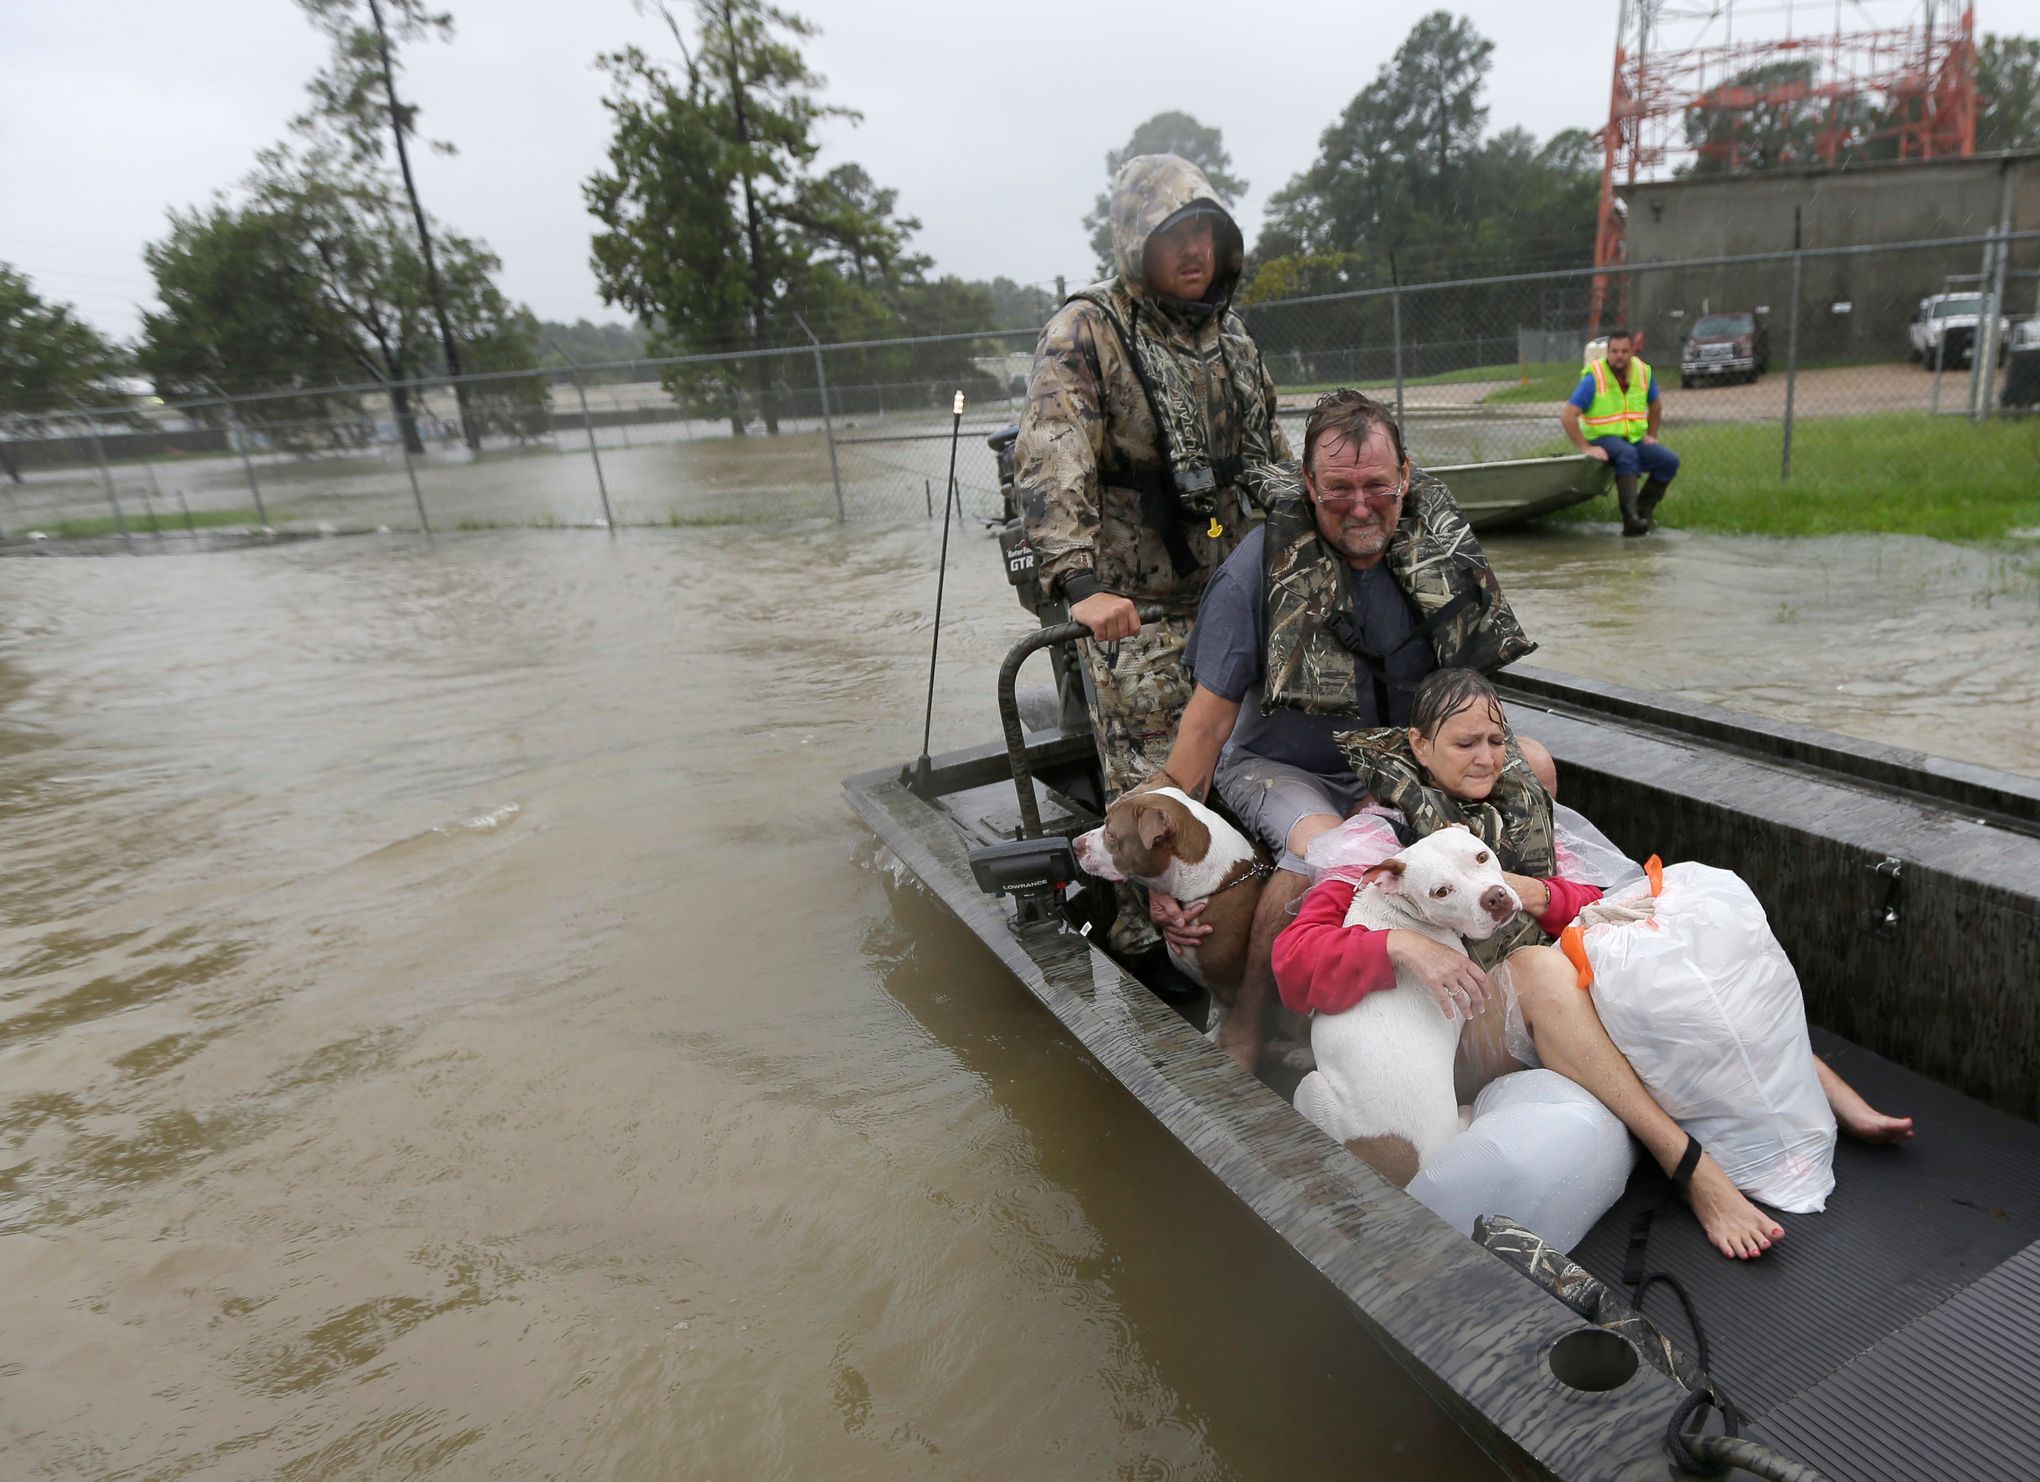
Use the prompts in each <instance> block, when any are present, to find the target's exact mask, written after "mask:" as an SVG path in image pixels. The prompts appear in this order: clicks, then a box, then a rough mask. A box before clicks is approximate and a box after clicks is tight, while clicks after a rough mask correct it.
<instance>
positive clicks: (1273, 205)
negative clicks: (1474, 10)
mask: <svg viewBox="0 0 2040 1482" xmlns="http://www.w3.org/2000/svg"><path fill="white" fill-rule="evenodd" d="M1493 52H1494V45H1493V43H1492V42H1490V41H1488V40H1487V39H1486V38H1484V37H1483V36H1481V35H1480V34H1479V33H1478V32H1477V31H1475V30H1474V29H1473V27H1472V26H1471V25H1470V24H1469V23H1468V22H1466V21H1464V20H1462V19H1459V18H1456V17H1454V16H1452V15H1449V14H1447V13H1446V12H1445V11H1442V10H1437V11H1433V12H1431V13H1430V14H1429V15H1426V16H1424V17H1423V18H1422V19H1420V20H1419V21H1418V22H1417V23H1416V25H1415V26H1413V27H1412V28H1411V29H1410V34H1409V35H1408V36H1407V37H1405V38H1404V40H1403V43H1402V45H1401V46H1399V47H1397V48H1396V52H1395V55H1394V56H1393V57H1392V58H1391V59H1390V60H1389V61H1388V62H1387V63H1385V64H1384V65H1383V66H1382V68H1381V70H1380V71H1379V72H1377V73H1376V74H1375V77H1374V81H1373V83H1372V84H1371V85H1370V86H1369V87H1368V88H1367V89H1366V90H1365V91H1364V92H1361V93H1359V94H1357V95H1355V97H1354V98H1353V101H1352V102H1350V103H1349V104H1347V105H1346V109H1345V111H1344V113H1342V114H1341V115H1340V117H1339V119H1338V121H1337V122H1335V123H1334V124H1333V125H1332V126H1331V127H1330V128H1328V129H1326V130H1325V132H1324V134H1323V135H1322V136H1321V137H1320V139H1319V143H1318V158H1317V160H1316V162H1315V163H1313V164H1312V165H1311V167H1310V168H1309V169H1308V170H1306V171H1304V173H1303V174H1301V175H1299V176H1297V177H1296V178H1295V179H1293V180H1291V181H1290V182H1289V184H1288V185H1286V186H1284V187H1283V188H1282V189H1281V190H1280V191H1278V192H1277V193H1276V194H1275V196H1274V197H1272V198H1271V199H1270V201H1269V221H1268V226H1267V228H1266V230H1265V231H1264V233H1263V237H1262V241H1261V243H1260V245H1259V247H1258V248H1257V252H1258V254H1259V255H1261V256H1264V257H1265V256H1276V255H1297V254H1301V255H1323V254H1327V253H1339V252H1349V251H1354V250H1356V249H1358V248H1359V247H1360V246H1361V245H1362V244H1366V245H1367V246H1368V247H1370V248H1372V249H1374V252H1375V253H1376V254H1378V255H1383V256H1385V255H1387V254H1393V253H1395V252H1397V251H1398V250H1400V249H1401V248H1402V247H1403V246H1404V245H1405V243H1407V242H1409V241H1411V240H1414V239H1422V238H1426V237H1429V238H1433V239H1437V240H1445V239H1447V237H1448V233H1449V231H1450V230H1451V228H1453V227H1456V226H1457V225H1459V224H1462V220H1463V216H1464V210H1463V203H1462V201H1461V199H1460V197H1461V195H1462V192H1463V189H1464V187H1465V185H1466V183H1467V181H1466V177H1467V174H1468V170H1469V167H1470V165H1471V163H1472V161H1473V159H1474V157H1475V155H1476V154H1477V152H1478V150H1479V147H1480V134H1481V130H1482V128H1483V127H1484V126H1485V125H1486V122H1487V107H1486V105H1485V104H1484V103H1483V102H1482V101H1481V92H1482V89H1483V88H1484V87H1485V86H1486V82H1487V69H1488V65H1489V59H1490V57H1491V56H1492V54H1493Z"/></svg>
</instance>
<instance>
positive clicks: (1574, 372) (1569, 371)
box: [1480, 365, 1580, 407]
mask: <svg viewBox="0 0 2040 1482" xmlns="http://www.w3.org/2000/svg"><path fill="white" fill-rule="evenodd" d="M1579 383H1580V368H1579V367H1578V366H1576V365H1533V366H1531V367H1530V384H1529V385H1527V386H1508V387H1504V388H1503V389H1502V390H1500V391H1491V392H1489V393H1488V394H1487V395H1486V396H1483V397H1482V398H1481V403H1480V404H1481V405H1482V406H1489V407H1493V406H1507V405H1512V404H1514V403H1517V402H1525V401H1537V402H1561V401H1564V400H1565V399H1566V398H1567V397H1568V396H1571V395H1572V393H1573V387H1575V386H1577V385H1579Z"/></svg>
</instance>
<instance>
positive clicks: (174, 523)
mask: <svg viewBox="0 0 2040 1482" xmlns="http://www.w3.org/2000/svg"><path fill="white" fill-rule="evenodd" d="M191 523H192V525H193V526H195V527H197V528H199V529H202V530H203V529H210V528H214V527H217V526H220V525H246V526H248V527H249V528H250V529H257V530H259V529H260V528H261V527H262V522H261V521H260V520H258V519H257V518H256V517H255V511H254V510H252V509H195V510H193V511H192V512H191ZM28 528H30V529H33V530H40V531H42V532H43V534H45V535H49V536H52V537H54V538H56V539H59V540H86V539H89V538H91V537H92V536H95V535H118V534H120V526H119V525H117V524H115V523H114V519H113V516H112V515H92V516H87V517H82V518H72V519H67V520H58V521H56V522H55V523H54V524H48V525H31V526H29V527H28ZM127 528H128V534H130V535H150V534H153V533H154V531H155V530H156V529H161V530H163V531H165V532H166V533H168V534H172V535H174V534H176V533H177V532H178V531H179V530H182V529H184V528H185V525H184V512H183V511H182V510H179V511H178V512H177V513H176V514H164V513H163V512H162V511H160V510H159V511H157V513H156V524H155V526H153V527H152V526H151V525H150V524H149V517H148V516H147V515H145V514H142V513H140V512H139V511H137V512H135V513H133V514H129V515H127Z"/></svg>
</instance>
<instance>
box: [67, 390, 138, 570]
mask: <svg viewBox="0 0 2040 1482" xmlns="http://www.w3.org/2000/svg"><path fill="white" fill-rule="evenodd" d="M71 405H72V406H74V407H77V408H78V410H79V412H80V413H81V414H82V415H83V416H84V418H85V431H86V432H87V433H88V434H90V436H91V438H92V457H93V459H94V460H95V461H96V462H97V463H98V464H99V482H100V485H101V486H102V487H103V488H104V489H105V490H106V502H107V503H108V504H110V505H112V506H113V528H114V529H116V530H118V531H119V532H120V538H121V539H122V540H124V541H127V542H128V543H129V544H130V545H132V544H133V543H134V537H133V536H131V535H129V534H128V527H127V521H126V520H125V519H124V518H122V516H121V512H120V496H119V495H118V494H116V493H114V492H113V470H112V469H110V468H108V467H107V466H106V446H105V444H103V443H101V442H100V440H99V423H98V421H97V420H96V419H95V418H94V417H93V415H92V413H91V412H90V411H88V410H86V408H85V407H84V405H83V404H81V403H80V402H78V401H77V400H75V399H74V400H73V401H72V402H71Z"/></svg>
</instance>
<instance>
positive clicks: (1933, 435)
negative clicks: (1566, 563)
mask: <svg viewBox="0 0 2040 1482" xmlns="http://www.w3.org/2000/svg"><path fill="white" fill-rule="evenodd" d="M1781 438H1782V428H1781V427H1780V426H1779V425H1778V424H1776V423H1769V424H1755V425H1752V424H1735V425H1720V426H1698V427H1674V428H1669V429H1667V436H1666V438H1665V441H1666V442H1667V443H1668V444H1669V445H1670V446H1671V447H1672V448H1673V450H1674V451H1676V452H1677V453H1678V455H1679V458H1680V460H1681V462H1680V469H1679V477H1678V481H1677V482H1676V483H1674V484H1673V485H1672V491H1671V493H1670V494H1669V495H1668V496H1667V497H1666V499H1665V502H1664V504H1663V505H1662V506H1660V507H1659V510H1658V521H1659V523H1661V524H1664V525H1668V526H1671V527H1673V528H1675V529H1680V530H1704V531H1709V532H1712V533H1716V534H1723V535H1859V534H1891V535H1929V536H1935V537H1938V538H1939V539H1942V540H1959V541H1996V540H2003V539H2005V538H2006V537H2007V536H2008V535H2009V534H2010V532H2011V531H2013V530H2024V529H2033V528H2036V527H2040V417H2024V418H2019V419H2016V420H2014V419H2003V420H1993V421H1989V422H1982V423H1973V422H1965V421H1962V420H1960V419H1959V418H1954V417H1933V416H1930V415H1928V414H1927V413H1924V412H1893V413H1887V414H1884V415H1881V416H1875V417H1835V418H1822V419H1818V420H1802V421H1800V422H1798V423H1796V424H1795V425H1794V427H1793V429H1792V478H1791V480H1790V482H1787V481H1784V480H1781V479H1780V478H1779V476H1778V465H1779V453H1780V444H1781ZM1567 447H1568V445H1567V444H1565V443H1562V442H1561V443H1555V444H1554V445H1553V446H1552V447H1550V448H1548V449H1544V450H1542V451H1545V452H1552V453H1559V452H1564V451H1566V450H1567ZM1614 504H1615V501H1614V496H1613V495H1612V494H1610V495H1607V496H1604V497H1603V498H1601V499H1596V500H1593V501H1591V502H1589V503H1587V504H1582V505H1575V506H1573V508H1571V509H1569V510H1564V511H1561V512H1560V513H1559V514H1557V515H1555V516H1552V517H1551V518H1554V519H1558V520H1610V519H1614V518H1615V517H1616V516H1615V509H1614Z"/></svg>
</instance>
